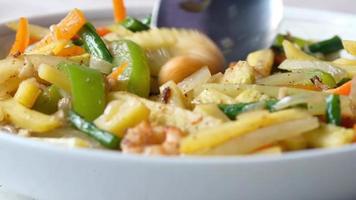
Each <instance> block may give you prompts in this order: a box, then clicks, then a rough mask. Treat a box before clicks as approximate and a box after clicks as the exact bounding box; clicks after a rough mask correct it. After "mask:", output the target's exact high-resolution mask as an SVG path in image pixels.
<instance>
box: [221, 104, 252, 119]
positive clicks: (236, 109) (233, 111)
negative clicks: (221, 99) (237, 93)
mask: <svg viewBox="0 0 356 200" xmlns="http://www.w3.org/2000/svg"><path fill="white" fill-rule="evenodd" d="M247 105H250V103H238V104H220V105H218V106H219V108H220V110H221V111H223V112H224V113H225V115H226V116H228V117H229V118H230V119H231V120H235V119H236V116H237V115H239V114H241V113H243V112H244V108H245V107H246V106H247Z"/></svg>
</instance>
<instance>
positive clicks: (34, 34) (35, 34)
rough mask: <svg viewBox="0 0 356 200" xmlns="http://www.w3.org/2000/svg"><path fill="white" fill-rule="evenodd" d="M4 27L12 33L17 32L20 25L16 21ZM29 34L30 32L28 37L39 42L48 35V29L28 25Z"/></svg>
mask: <svg viewBox="0 0 356 200" xmlns="http://www.w3.org/2000/svg"><path fill="white" fill-rule="evenodd" d="M6 26H7V27H9V28H10V29H12V30H14V31H17V30H18V29H19V27H20V23H19V22H17V21H13V22H9V23H7V24H6ZM29 32H30V37H31V38H33V39H36V40H40V39H42V38H43V37H45V36H46V35H48V34H49V33H50V31H49V29H48V28H45V27H42V26H38V25H34V24H29Z"/></svg>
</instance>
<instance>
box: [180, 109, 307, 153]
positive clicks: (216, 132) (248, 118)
mask: <svg viewBox="0 0 356 200" xmlns="http://www.w3.org/2000/svg"><path fill="white" fill-rule="evenodd" d="M307 116H310V115H309V114H308V113H306V112H303V111H299V110H294V109H291V110H283V111H279V112H275V113H268V112H267V111H266V112H265V111H262V112H252V113H247V114H245V115H244V116H242V117H239V119H238V120H237V121H234V122H227V123H224V124H222V125H220V126H216V127H212V128H209V129H203V130H201V131H199V132H197V133H196V134H191V135H189V136H188V137H186V138H184V139H183V141H182V143H181V152H182V153H190V152H196V151H200V150H204V149H209V148H212V147H215V146H217V145H219V144H222V143H224V142H226V141H228V140H231V139H233V138H235V137H240V136H242V135H244V134H247V133H249V132H251V131H254V130H256V129H259V128H263V127H266V126H269V125H272V124H278V123H281V122H285V121H289V120H296V119H300V118H304V117H307Z"/></svg>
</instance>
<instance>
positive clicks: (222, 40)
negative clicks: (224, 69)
mask: <svg viewBox="0 0 356 200" xmlns="http://www.w3.org/2000/svg"><path fill="white" fill-rule="evenodd" d="M282 17H283V3H282V0H159V1H157V3H156V6H155V8H154V12H153V25H156V26H157V27H177V28H191V29H197V30H200V31H202V32H204V33H205V34H207V35H208V36H210V37H211V38H212V39H213V40H214V41H215V42H216V43H217V44H218V46H219V47H220V48H221V50H222V51H223V53H224V55H225V58H226V60H227V61H236V60H238V59H245V58H246V56H247V54H248V53H249V52H251V51H253V50H257V49H261V48H266V47H269V46H270V45H271V44H272V41H273V39H274V38H275V36H276V34H277V30H278V26H279V24H280V22H281V21H282Z"/></svg>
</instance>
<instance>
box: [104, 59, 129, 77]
mask: <svg viewBox="0 0 356 200" xmlns="http://www.w3.org/2000/svg"><path fill="white" fill-rule="evenodd" d="M127 66H128V63H127V62H124V63H122V64H121V65H120V66H119V67H117V68H116V69H115V70H114V71H113V72H111V74H109V75H108V77H107V78H108V79H115V80H117V78H118V77H119V76H120V75H121V74H122V73H123V72H124V71H125V69H126V67H127Z"/></svg>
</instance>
